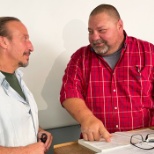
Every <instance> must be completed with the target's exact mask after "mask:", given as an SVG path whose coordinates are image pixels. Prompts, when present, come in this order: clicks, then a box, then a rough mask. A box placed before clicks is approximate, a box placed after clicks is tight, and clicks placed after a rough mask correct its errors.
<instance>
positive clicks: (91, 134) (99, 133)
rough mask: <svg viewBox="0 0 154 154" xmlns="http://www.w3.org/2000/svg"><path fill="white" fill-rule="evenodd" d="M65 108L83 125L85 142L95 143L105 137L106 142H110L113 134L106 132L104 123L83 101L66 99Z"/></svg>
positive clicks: (82, 130)
mask: <svg viewBox="0 0 154 154" xmlns="http://www.w3.org/2000/svg"><path fill="white" fill-rule="evenodd" d="M63 106H64V108H66V110H67V111H68V112H69V113H70V114H71V115H72V116H73V117H74V119H75V120H77V121H78V122H79V124H80V125H81V132H82V135H83V138H84V139H85V140H90V141H94V140H99V139H100V137H103V138H104V139H105V140H106V141H110V138H111V134H110V133H109V132H108V131H107V130H106V128H105V127H104V125H103V123H102V122H101V121H100V120H99V119H98V118H96V117H95V116H94V114H93V113H92V111H91V110H90V109H89V108H88V107H87V106H86V104H85V102H84V101H83V100H82V99H79V98H69V99H66V100H65V101H64V102H63Z"/></svg>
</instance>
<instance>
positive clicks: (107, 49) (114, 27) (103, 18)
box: [88, 12, 124, 56]
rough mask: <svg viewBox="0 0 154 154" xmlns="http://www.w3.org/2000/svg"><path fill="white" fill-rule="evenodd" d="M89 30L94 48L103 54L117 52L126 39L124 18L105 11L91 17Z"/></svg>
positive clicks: (90, 40)
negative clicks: (117, 17)
mask: <svg viewBox="0 0 154 154" xmlns="http://www.w3.org/2000/svg"><path fill="white" fill-rule="evenodd" d="M88 31H89V42H90V44H91V46H92V48H93V49H94V51H95V52H96V53H97V54H99V55H101V56H103V55H109V54H112V53H114V52H116V51H117V50H118V49H119V47H120V46H121V44H122V42H123V39H124V35H123V23H122V20H121V19H119V20H117V19H115V18H113V17H111V16H110V15H108V14H107V13H105V12H102V13H98V14H95V15H91V16H90V17H89V23H88Z"/></svg>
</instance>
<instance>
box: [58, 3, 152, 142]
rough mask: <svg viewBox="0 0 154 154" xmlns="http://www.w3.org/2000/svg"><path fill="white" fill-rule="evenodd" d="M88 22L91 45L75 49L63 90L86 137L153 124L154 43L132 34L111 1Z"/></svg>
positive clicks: (63, 98)
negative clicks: (130, 34) (127, 32)
mask: <svg viewBox="0 0 154 154" xmlns="http://www.w3.org/2000/svg"><path fill="white" fill-rule="evenodd" d="M88 26H89V27H88V31H89V42H90V45H88V46H85V47H82V48H80V49H78V50H77V51H76V52H75V53H74V54H73V55H72V57H71V60H70V62H69V63H68V65H67V68H66V70H65V75H64V77H63V85H62V89H61V96H60V100H61V102H62V104H63V106H64V107H65V108H66V109H67V110H68V112H70V114H71V115H72V116H73V117H74V118H75V119H76V120H77V121H78V122H79V124H80V125H81V131H82V135H83V138H84V139H85V140H99V139H100V137H104V138H105V139H106V141H110V138H111V134H110V133H113V132H115V131H126V130H133V129H137V128H143V127H149V126H151V125H152V118H153V109H154V99H153V95H154V45H153V44H151V43H149V42H146V41H143V40H139V39H137V38H134V37H129V36H128V35H127V34H126V32H125V31H124V29H123V22H122V19H121V18H120V15H119V13H118V11H117V9H116V8H115V7H114V6H112V5H108V4H102V5H99V6H97V7H96V8H95V9H94V10H93V11H92V12H91V14H90V17H89V23H88Z"/></svg>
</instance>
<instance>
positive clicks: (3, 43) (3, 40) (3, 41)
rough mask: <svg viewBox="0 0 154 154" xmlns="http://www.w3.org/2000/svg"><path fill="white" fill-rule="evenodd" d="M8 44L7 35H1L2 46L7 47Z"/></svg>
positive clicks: (0, 44)
mask: <svg viewBox="0 0 154 154" xmlns="http://www.w3.org/2000/svg"><path fill="white" fill-rule="evenodd" d="M7 46H8V40H7V38H6V37H3V36H0V47H2V48H4V49H6V48H7Z"/></svg>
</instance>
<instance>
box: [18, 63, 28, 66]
mask: <svg viewBox="0 0 154 154" xmlns="http://www.w3.org/2000/svg"><path fill="white" fill-rule="evenodd" d="M28 64H29V63H19V67H27V66H28Z"/></svg>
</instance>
